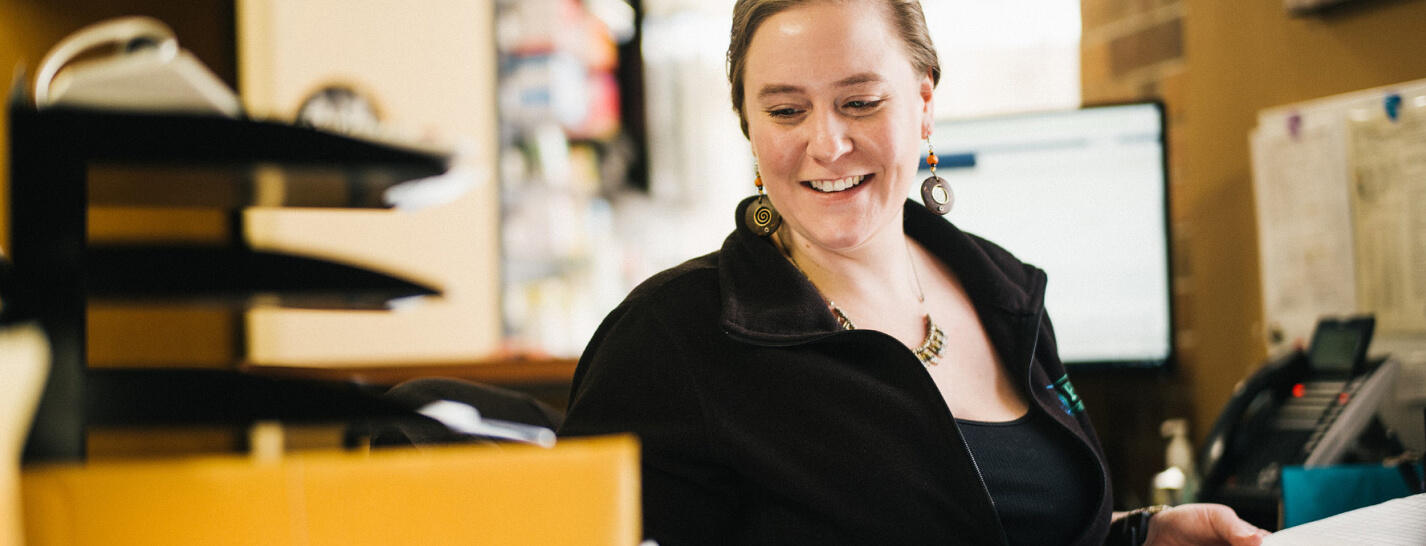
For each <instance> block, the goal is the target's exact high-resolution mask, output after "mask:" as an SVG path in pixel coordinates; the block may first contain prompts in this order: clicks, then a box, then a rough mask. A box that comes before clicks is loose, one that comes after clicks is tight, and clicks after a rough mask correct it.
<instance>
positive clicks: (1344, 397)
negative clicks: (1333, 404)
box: [1337, 392, 1352, 406]
mask: <svg viewBox="0 0 1426 546" xmlns="http://www.w3.org/2000/svg"><path fill="white" fill-rule="evenodd" d="M1351 399H1352V395H1350V394H1347V393H1345V392H1344V393H1341V394H1338V395H1337V405H1339V406H1345V405H1347V401H1348V400H1351Z"/></svg>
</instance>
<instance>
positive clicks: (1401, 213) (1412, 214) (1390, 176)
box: [1349, 107, 1426, 334]
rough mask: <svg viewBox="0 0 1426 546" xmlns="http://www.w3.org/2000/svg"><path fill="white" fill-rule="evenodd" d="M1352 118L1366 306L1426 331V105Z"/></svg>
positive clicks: (1402, 327) (1392, 327) (1360, 291)
mask: <svg viewBox="0 0 1426 546" xmlns="http://www.w3.org/2000/svg"><path fill="white" fill-rule="evenodd" d="M1349 126H1350V132H1351V146H1352V148H1351V149H1352V162H1353V180H1352V188H1351V197H1352V212H1353V215H1354V219H1355V228H1354V230H1355V232H1356V234H1355V235H1356V241H1355V243H1356V268H1357V270H1356V278H1357V297H1358V299H1359V302H1360V307H1361V310H1362V311H1363V312H1369V313H1373V314H1375V315H1376V321H1377V322H1376V324H1377V326H1376V327H1377V329H1378V330H1381V331H1387V332H1397V333H1407V334H1421V333H1426V108H1419V107H1418V108H1409V109H1404V110H1402V111H1401V112H1400V114H1399V115H1398V117H1397V119H1396V120H1394V121H1393V120H1391V119H1388V118H1387V117H1386V116H1385V115H1382V114H1380V113H1377V114H1375V115H1370V116H1367V115H1356V116H1353V118H1352V120H1351V122H1350V125H1349Z"/></svg>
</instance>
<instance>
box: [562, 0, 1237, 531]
mask: <svg viewBox="0 0 1426 546" xmlns="http://www.w3.org/2000/svg"><path fill="white" fill-rule="evenodd" d="M730 44H731V45H730V47H729V52H728V70H729V74H728V76H729V81H730V83H731V84H732V89H733V92H732V95H733V97H732V98H733V106H734V110H735V111H736V112H737V113H738V115H739V117H740V120H741V123H742V127H743V131H744V133H745V135H746V136H747V137H748V140H749V143H750V146H751V149H752V153H753V156H754V158H755V160H756V164H757V168H758V174H757V176H756V178H755V180H754V184H755V186H756V187H757V188H758V191H759V196H757V197H755V198H750V199H747V200H745V201H744V202H743V203H742V204H741V205H740V206H739V209H738V210H737V215H736V218H738V219H739V223H738V225H736V226H735V230H734V232H733V233H732V234H731V235H729V236H728V238H727V240H726V241H725V242H724V244H723V247H722V248H721V250H719V251H718V252H715V253H713V254H709V255H706V256H703V257H700V258H695V259H693V260H689V261H688V262H685V263H684V264H682V265H680V266H678V267H675V268H673V269H670V270H667V271H664V272H663V273H660V274H658V275H655V276H654V277H653V278H651V279H649V280H648V281H646V282H644V283H643V284H642V285H640V286H639V287H638V288H636V289H635V290H634V291H633V292H632V293H630V295H629V296H628V298H627V299H626V300H625V301H624V302H623V303H622V304H620V306H619V307H618V308H617V309H615V310H614V311H613V312H612V313H610V315H609V316H608V317H607V318H606V319H605V321H604V323H603V324H602V325H601V326H600V328H599V330H598V332H596V334H595V336H594V339H593V340H592V341H591V342H590V344H589V346H588V348H587V349H586V350H585V352H584V355H583V357H582V358H581V359H580V363H579V366H578V369H577V371H576V373H575V378H574V391H573V395H572V398H571V403H570V407H569V413H568V416H567V418H566V421H565V423H564V426H563V427H562V429H561V433H562V434H565V435H582V434H601V433H610V432H622V431H632V432H635V433H637V434H638V435H639V436H640V438H641V440H642V445H643V449H644V458H643V486H644V510H645V512H644V516H645V523H646V530H647V532H648V534H649V535H650V536H651V537H652V538H655V539H657V540H658V541H659V543H660V544H665V545H676V544H729V543H733V544H790V543H795V544H805V543H853V544H923V543H969V544H1084V545H1088V544H1101V543H1103V542H1105V541H1106V538H1112V539H1116V540H1118V539H1124V538H1126V537H1127V538H1132V539H1135V543H1137V542H1138V541H1139V540H1140V539H1142V537H1143V534H1142V531H1143V530H1144V529H1145V528H1146V527H1145V526H1146V525H1147V524H1146V523H1145V522H1147V521H1148V519H1149V516H1148V514H1149V512H1143V513H1141V514H1140V515H1137V516H1136V517H1134V518H1126V517H1118V518H1115V517H1114V516H1112V515H1111V513H1110V506H1111V501H1112V499H1111V498H1110V495H1109V488H1108V484H1109V480H1108V475H1107V471H1106V469H1105V465H1104V457H1103V455H1102V453H1101V451H1100V447H1099V444H1098V442H1097V440H1096V439H1095V435H1094V432H1093V430H1092V428H1091V426H1090V424H1089V420H1088V417H1087V415H1086V414H1085V410H1084V408H1083V405H1082V404H1080V403H1074V404H1071V403H1067V402H1064V399H1065V397H1066V396H1068V397H1069V398H1070V399H1074V394H1073V393H1074V388H1073V386H1072V385H1071V384H1070V382H1069V378H1068V377H1067V376H1066V373H1065V369H1064V366H1063V364H1062V363H1061V362H1060V358H1059V355H1058V353H1057V350H1056V345H1055V337H1054V332H1053V328H1052V327H1051V325H1050V321H1049V318H1048V317H1047V316H1046V315H1045V309H1044V288H1045V282H1046V281H1045V274H1044V272H1043V271H1041V270H1039V269H1037V268H1035V267H1033V266H1029V265H1026V264H1023V263H1021V262H1019V261H1018V260H1016V259H1015V258H1014V256H1012V255H1011V254H1010V253H1008V252H1006V251H1005V250H1003V249H1001V248H1000V247H998V246H996V245H994V244H992V243H990V242H987V241H985V240H984V239H981V238H979V237H976V236H973V235H969V234H966V233H964V232H961V231H960V230H958V229H957V228H956V227H955V226H954V225H952V224H951V223H950V222H947V221H946V220H945V219H944V218H941V217H940V216H938V215H937V214H936V213H934V212H931V211H928V210H927V208H925V207H923V206H921V205H919V204H916V203H915V202H912V201H909V200H908V199H907V195H908V194H909V193H910V190H911V188H912V187H913V185H914V184H915V183H916V180H915V179H916V176H917V175H916V173H917V167H918V165H919V164H920V157H921V142H922V141H923V140H926V139H928V138H929V137H930V136H931V130H932V128H933V127H934V123H933V121H934V117H935V116H934V108H933V105H934V100H933V96H934V90H935V87H936V84H937V80H938V79H939V68H938V62H937V60H936V55H935V50H934V49H933V48H932V46H931V41H930V38H929V35H928V34H927V32H926V27H925V21H924V18H923V16H922V14H921V10H920V5H919V4H918V3H917V2H915V1H914V0H850V1H817V0H805V1H795V0H794V1H788V0H740V1H739V2H738V3H737V5H736V6H735V7H734V14H733V28H732V36H731V40H730ZM933 181H934V179H933ZM764 189H765V191H766V196H763V195H761V193H762V192H763V191H764ZM753 207H757V208H759V209H758V210H756V212H767V213H769V215H770V213H771V208H776V209H777V210H778V211H780V214H781V216H782V222H781V224H780V225H777V224H773V223H766V222H760V221H757V220H758V219H759V218H760V216H759V215H758V214H751V215H748V214H745V211H749V210H754V208H753ZM763 208H765V210H763ZM744 218H749V219H750V220H749V221H746V222H744V221H743V219H744ZM1075 401H1076V402H1078V401H1077V400H1075ZM1225 510H1226V509H1223V508H1222V507H1212V508H1204V507H1186V508H1175V509H1173V510H1168V511H1163V512H1155V513H1157V514H1158V515H1156V516H1155V518H1158V519H1156V520H1154V521H1156V522H1168V523H1166V524H1163V525H1159V524H1157V523H1156V524H1155V525H1154V526H1153V527H1151V528H1149V529H1151V530H1153V531H1154V532H1156V533H1159V534H1162V535H1164V536H1170V535H1174V534H1177V533H1182V532H1185V531H1187V532H1188V534H1186V535H1184V536H1187V537H1189V538H1190V539H1202V538H1219V537H1217V536H1212V535H1216V534H1218V533H1219V531H1218V530H1219V529H1221V530H1222V531H1221V533H1222V534H1223V535H1224V536H1223V538H1228V535H1229V534H1234V535H1236V538H1240V539H1242V541H1241V542H1239V543H1242V544H1251V543H1254V541H1256V540H1257V536H1256V534H1255V532H1256V530H1255V529H1253V528H1252V527H1251V526H1248V525H1246V524H1243V523H1242V522H1241V521H1239V520H1237V519H1236V518H1235V517H1234V516H1233V515H1232V513H1231V511H1227V512H1226V513H1225ZM1111 521H1115V522H1116V524H1117V525H1118V526H1119V527H1120V528H1123V527H1126V526H1128V527H1129V528H1128V530H1127V532H1125V531H1124V530H1123V529H1119V531H1118V532H1115V533H1113V534H1111ZM1128 524H1133V525H1128ZM1195 533H1201V534H1195Z"/></svg>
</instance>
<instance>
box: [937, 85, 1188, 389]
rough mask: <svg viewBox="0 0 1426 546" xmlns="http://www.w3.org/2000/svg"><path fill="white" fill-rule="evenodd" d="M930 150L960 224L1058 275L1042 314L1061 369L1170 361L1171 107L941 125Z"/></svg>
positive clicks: (1052, 281)
mask: <svg viewBox="0 0 1426 546" xmlns="http://www.w3.org/2000/svg"><path fill="white" fill-rule="evenodd" d="M931 142H932V145H933V146H934V148H935V151H936V155H937V157H938V158H939V160H940V161H939V162H938V165H937V167H936V169H937V174H939V175H940V176H941V177H942V178H944V179H946V181H947V182H949V183H950V185H951V187H952V188H953V190H954V192H955V195H956V201H955V206H954V208H953V210H951V212H950V214H949V215H948V218H949V219H950V220H951V222H953V223H954V224H956V226H957V227H959V228H960V229H962V230H963V231H967V232H970V233H974V234H976V235H980V236H982V237H985V238H987V239H989V240H991V241H993V242H995V243H996V244H999V245H1001V246H1003V247H1005V248H1006V249H1007V250H1009V251H1010V252H1011V253H1013V254H1015V256H1016V257H1018V258H1020V259H1021V260H1023V261H1025V262H1028V263H1031V264H1034V265H1036V266H1038V267H1040V268H1042V269H1044V270H1045V271H1046V272H1047V273H1048V274H1049V285H1048V287H1047V289H1046V304H1045V305H1046V309H1047V310H1048V312H1049V315H1050V317H1051V318H1052V319H1053V321H1054V328H1055V334H1056V337H1057V339H1058V344H1059V352H1060V357H1061V358H1062V359H1063V360H1064V362H1066V363H1067V364H1068V365H1070V366H1071V367H1080V368H1084V367H1092V366H1102V367H1159V366H1163V365H1164V364H1166V363H1168V362H1170V361H1171V359H1172V356H1173V347H1174V339H1173V310H1172V294H1171V284H1170V262H1169V260H1170V256H1171V253H1170V242H1171V241H1170V237H1169V232H1168V220H1167V219H1168V191H1167V190H1168V185H1167V181H1168V176H1167V168H1166V165H1167V163H1166V161H1165V149H1164V148H1165V147H1164V115H1163V109H1162V105H1160V104H1158V103H1136V104H1124V105H1114V106H1099V107H1087V108H1081V109H1077V110H1067V111H1056V112H1045V113H1031V114H1019V115H1010V116H998V117H991V118H981V119H970V120H954V121H943V122H938V123H937V124H936V129H935V132H934V134H933V136H932V138H931ZM922 169H923V172H922V173H921V174H922V176H923V177H924V176H927V175H929V174H930V172H929V171H928V170H926V169H927V167H926V165H925V164H924V163H923V165H922ZM913 193H916V194H918V195H914V196H913V198H917V199H919V188H917V190H916V191H915V192H913Z"/></svg>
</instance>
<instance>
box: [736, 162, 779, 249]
mask: <svg viewBox="0 0 1426 546" xmlns="http://www.w3.org/2000/svg"><path fill="white" fill-rule="evenodd" d="M756 169H757V167H754V171H755V172H756ZM753 185H755V186H757V187H758V200H757V201H754V202H753V203H752V204H750V205H748V208H747V210H746V211H745V212H744V213H743V223H745V224H747V226H748V229H750V230H752V232H753V233H756V234H758V235H761V236H764V237H766V236H768V235H772V232H774V231H777V228H779V227H781V226H782V215H781V214H778V213H777V208H775V207H773V206H772V201H771V200H769V199H768V198H767V195H766V194H764V193H763V176H762V173H757V176H756V177H755V178H753Z"/></svg>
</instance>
